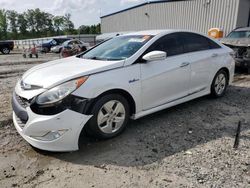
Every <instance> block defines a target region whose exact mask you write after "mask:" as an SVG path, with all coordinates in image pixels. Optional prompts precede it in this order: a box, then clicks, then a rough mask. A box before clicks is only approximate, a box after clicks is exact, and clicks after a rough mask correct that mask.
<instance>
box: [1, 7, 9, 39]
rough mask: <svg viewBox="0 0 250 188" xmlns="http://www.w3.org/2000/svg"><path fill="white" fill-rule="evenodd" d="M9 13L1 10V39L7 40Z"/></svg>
mask: <svg viewBox="0 0 250 188" xmlns="http://www.w3.org/2000/svg"><path fill="white" fill-rule="evenodd" d="M7 29H8V23H7V13H6V11H5V10H4V9H0V39H4V40H6V39H7Z"/></svg>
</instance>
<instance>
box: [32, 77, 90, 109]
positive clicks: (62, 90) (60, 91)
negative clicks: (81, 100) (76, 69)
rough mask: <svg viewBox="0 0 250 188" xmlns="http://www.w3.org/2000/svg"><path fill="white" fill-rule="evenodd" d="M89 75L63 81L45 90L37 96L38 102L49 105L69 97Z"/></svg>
mask: <svg viewBox="0 0 250 188" xmlns="http://www.w3.org/2000/svg"><path fill="white" fill-rule="evenodd" d="M87 79H88V77H87V76H85V77H82V78H79V79H77V80H72V81H69V82H66V83H63V84H61V85H59V86H56V87H54V88H52V89H50V90H48V91H45V92H44V93H42V94H41V95H39V96H38V97H37V98H36V103H37V104H39V105H49V104H52V103H56V102H58V101H60V100H62V99H63V98H65V97H67V96H68V95H69V94H71V93H72V92H73V91H75V90H76V89H77V88H79V87H80V86H81V85H82V84H83V83H84V82H85V81H86V80H87Z"/></svg>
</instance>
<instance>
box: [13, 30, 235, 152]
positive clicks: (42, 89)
mask: <svg viewBox="0 0 250 188" xmlns="http://www.w3.org/2000/svg"><path fill="white" fill-rule="evenodd" d="M231 52H232V50H231V49H229V48H228V47H226V46H224V45H222V44H220V43H219V42H217V41H215V40H213V39H210V38H208V37H206V36H204V35H202V34H198V33H194V32H189V31H181V30H157V31H141V32H136V33H131V34H125V35H122V36H117V37H115V38H113V39H110V40H108V41H106V42H104V43H101V44H99V45H97V46H96V47H94V48H92V49H89V50H88V51H86V52H84V53H82V54H80V55H77V56H74V57H69V58H65V59H59V60H56V61H52V62H48V63H45V64H41V65H38V66H35V67H33V68H31V69H30V70H28V71H27V72H26V73H25V74H24V75H23V76H22V78H21V79H20V80H19V81H18V83H17V84H16V87H15V91H14V94H13V98H12V106H13V121H14V125H15V127H16V129H17V131H18V132H19V134H20V135H21V136H22V137H23V138H24V139H25V140H26V141H28V142H29V143H30V144H31V145H32V146H34V147H37V148H40V149H43V150H49V151H72V150H78V148H79V146H78V140H79V137H80V134H81V132H82V131H85V132H86V133H87V134H88V135H91V136H94V137H97V138H100V139H107V138H112V137H114V136H117V135H118V134H120V133H121V132H122V131H123V130H124V129H125V127H126V125H127V123H128V120H129V119H130V118H132V119H138V118H141V117H143V116H145V115H148V114H151V113H154V112H157V111H159V110H162V109H165V108H168V107H171V106H174V105H177V104H180V103H183V102H186V101H189V100H192V99H195V98H197V97H201V96H204V95H208V94H210V95H212V96H213V97H221V96H223V95H224V94H225V92H226V89H227V86H228V84H229V83H231V82H232V80H233V75H234V60H233V58H232V57H231V55H230V53H231Z"/></svg>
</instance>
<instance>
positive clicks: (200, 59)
mask: <svg viewBox="0 0 250 188" xmlns="http://www.w3.org/2000/svg"><path fill="white" fill-rule="evenodd" d="M181 35H182V41H183V43H184V52H185V53H186V54H187V56H188V61H189V62H190V65H191V78H190V92H189V94H194V93H198V92H200V91H203V90H205V89H207V88H208V87H210V84H211V79H212V77H213V76H214V69H215V67H216V66H217V64H218V61H219V59H218V58H219V56H220V54H219V53H220V52H219V50H218V48H221V47H220V46H219V45H218V44H216V43H214V42H213V41H212V40H210V39H208V38H206V37H204V36H202V35H199V34H195V33H188V32H183V33H181Z"/></svg>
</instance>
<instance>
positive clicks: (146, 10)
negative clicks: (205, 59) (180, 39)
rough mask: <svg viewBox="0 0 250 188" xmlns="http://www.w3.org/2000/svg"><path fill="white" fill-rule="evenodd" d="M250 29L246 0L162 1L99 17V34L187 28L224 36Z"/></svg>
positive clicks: (247, 2)
mask: <svg viewBox="0 0 250 188" xmlns="http://www.w3.org/2000/svg"><path fill="white" fill-rule="evenodd" d="M246 26H250V0H165V1H148V2H146V3H142V4H140V5H137V6H134V7H131V8H128V9H125V10H121V11H119V12H115V13H112V14H109V15H105V16H102V17H101V30H102V33H110V32H122V31H139V30H146V29H168V28H171V29H188V30H193V31H198V32H203V33H207V32H208V30H209V29H210V28H214V27H217V28H221V29H222V30H223V31H224V33H225V34H227V33H229V32H230V31H231V30H232V29H234V28H237V27H246Z"/></svg>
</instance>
